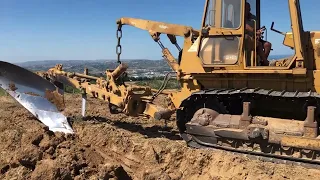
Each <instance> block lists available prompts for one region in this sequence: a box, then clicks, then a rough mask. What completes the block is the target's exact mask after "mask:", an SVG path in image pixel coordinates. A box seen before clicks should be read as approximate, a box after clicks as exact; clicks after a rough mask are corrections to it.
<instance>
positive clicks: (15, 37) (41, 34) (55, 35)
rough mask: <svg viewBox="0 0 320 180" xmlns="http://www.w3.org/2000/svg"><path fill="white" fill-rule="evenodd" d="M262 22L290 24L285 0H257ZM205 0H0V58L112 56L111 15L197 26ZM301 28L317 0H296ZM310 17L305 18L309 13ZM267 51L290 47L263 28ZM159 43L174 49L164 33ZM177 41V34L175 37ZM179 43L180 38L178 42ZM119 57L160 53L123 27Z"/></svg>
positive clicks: (284, 27)
mask: <svg viewBox="0 0 320 180" xmlns="http://www.w3.org/2000/svg"><path fill="white" fill-rule="evenodd" d="M262 1H263V2H262V16H263V18H262V21H263V22H262V23H263V24H264V25H266V27H267V28H268V29H269V28H270V25H271V22H272V21H275V27H276V28H277V29H279V30H281V31H289V30H290V19H289V11H288V9H287V0H262ZM204 2H205V1H204V0H202V1H199V0H193V1H192V0H185V1H182V0H162V1H157V2H156V3H152V1H147V0H119V1H115V0H114V1H111V0H28V1H27V0H0V27H1V28H0V59H1V60H4V61H8V62H20V61H32V60H49V59H65V60H70V59H87V60H94V59H115V58H116V53H115V46H116V35H115V33H116V20H117V19H118V18H120V17H135V18H143V19H149V20H156V21H162V22H169V23H177V24H184V25H189V26H192V27H194V28H195V29H199V28H200V25H201V18H202V14H203V6H204ZM301 8H302V12H303V13H304V14H303V22H304V29H305V30H320V24H319V23H317V22H318V21H317V20H315V19H314V18H312V15H313V14H318V13H317V10H318V9H319V8H320V1H319V0H301ZM308 18H310V19H308ZM268 40H269V41H271V42H272V43H273V49H274V51H272V52H271V55H279V54H288V53H291V52H292V51H291V50H290V49H289V48H287V47H284V46H283V45H282V41H283V36H282V35H279V34H277V33H275V32H272V31H268ZM162 41H163V43H164V44H165V45H166V46H167V47H169V48H171V49H172V52H173V54H174V55H176V54H177V51H176V49H173V48H175V47H174V46H173V45H171V43H170V42H169V41H168V40H166V36H163V40H162ZM179 42H180V44H181V43H182V39H179ZM181 46H182V44H181ZM122 48H123V53H122V57H123V58H125V59H133V58H144V59H161V58H162V57H161V49H160V47H159V46H158V44H156V43H155V42H154V41H153V40H152V39H151V37H150V36H149V34H148V32H146V31H143V30H140V29H136V28H134V27H130V26H125V27H123V38H122Z"/></svg>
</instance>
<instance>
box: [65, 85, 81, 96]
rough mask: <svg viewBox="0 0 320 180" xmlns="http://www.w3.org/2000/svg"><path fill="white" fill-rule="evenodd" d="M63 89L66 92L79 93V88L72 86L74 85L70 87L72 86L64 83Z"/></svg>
mask: <svg viewBox="0 0 320 180" xmlns="http://www.w3.org/2000/svg"><path fill="white" fill-rule="evenodd" d="M64 91H65V92H66V93H76V94H78V93H80V90H79V89H77V88H74V87H72V86H68V85H64Z"/></svg>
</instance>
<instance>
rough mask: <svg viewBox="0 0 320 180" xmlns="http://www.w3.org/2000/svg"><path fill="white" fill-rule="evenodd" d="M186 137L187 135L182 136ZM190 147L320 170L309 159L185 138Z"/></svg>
mask: <svg viewBox="0 0 320 180" xmlns="http://www.w3.org/2000/svg"><path fill="white" fill-rule="evenodd" d="M182 136H186V134H184V135H182ZM183 139H184V140H185V141H186V142H187V145H188V146H189V147H192V148H195V149H210V150H222V151H227V152H228V153H232V154H234V155H238V156H243V157H248V158H249V159H251V160H259V161H264V162H272V163H277V164H286V165H293V166H301V167H305V168H312V169H319V168H320V161H312V160H308V159H300V158H294V157H289V156H280V155H274V154H267V153H260V152H256V151H246V150H239V149H236V148H230V147H226V146H219V145H215V144H210V145H208V144H204V143H202V142H200V141H197V140H195V139H185V138H183Z"/></svg>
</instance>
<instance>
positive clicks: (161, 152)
mask: <svg viewBox="0 0 320 180" xmlns="http://www.w3.org/2000/svg"><path fill="white" fill-rule="evenodd" d="M160 99H163V98H160ZM159 103H162V102H159ZM0 104H1V106H0V152H1V153H0V179H121V180H123V179H124V180H125V179H146V180H152V179H164V180H171V179H172V180H177V179H202V180H206V179H215V180H218V179H219V180H220V179H222V180H223V179H254V180H257V179H317V178H319V177H320V170H317V169H312V168H306V167H301V166H297V165H287V164H276V163H271V162H263V161H259V160H252V159H249V158H247V157H245V156H241V155H236V154H232V153H230V152H224V151H221V150H198V149H193V148H189V147H187V146H186V144H185V143H184V141H183V140H181V138H180V136H179V133H178V131H177V129H176V128H175V123H174V121H170V122H169V123H168V128H164V122H162V121H153V120H151V119H147V118H144V117H136V118H133V117H127V116H125V115H123V114H116V115H112V114H110V113H109V110H108V107H107V104H106V103H104V102H103V101H100V100H96V99H89V100H88V105H87V108H88V109H87V116H88V117H87V118H85V119H82V118H80V117H81V116H80V114H81V98H80V96H79V95H75V94H72V95H70V94H67V95H66V107H67V109H66V110H65V111H64V114H65V115H67V116H70V120H71V123H72V126H73V128H74V130H75V132H76V133H75V134H74V135H64V134H62V133H52V132H50V131H48V128H46V127H45V126H44V125H43V124H42V123H40V122H39V121H37V119H36V118H34V117H33V115H32V114H31V113H29V112H28V111H27V110H26V109H24V108H23V107H22V106H21V105H20V104H18V103H17V102H16V101H15V100H14V99H12V98H11V97H10V96H2V97H0Z"/></svg>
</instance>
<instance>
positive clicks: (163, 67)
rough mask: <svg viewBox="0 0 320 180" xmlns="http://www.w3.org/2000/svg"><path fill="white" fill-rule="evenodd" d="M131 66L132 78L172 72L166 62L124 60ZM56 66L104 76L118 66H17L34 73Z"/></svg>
mask: <svg viewBox="0 0 320 180" xmlns="http://www.w3.org/2000/svg"><path fill="white" fill-rule="evenodd" d="M122 62H124V63H127V64H128V65H129V69H128V73H129V74H130V76H131V77H155V76H156V77H158V76H163V75H164V74H165V73H166V72H169V71H172V70H171V69H170V67H169V66H168V64H167V62H166V61H164V60H123V61H122ZM56 64H63V69H64V70H65V71H71V72H83V70H84V68H85V67H86V68H88V69H89V73H90V74H101V73H102V74H104V72H105V70H106V69H114V68H116V67H117V66H118V63H117V62H116V60H46V61H29V62H24V63H17V65H19V66H21V67H24V68H27V69H29V70H32V71H46V70H48V69H49V68H52V67H54V66H55V65H56Z"/></svg>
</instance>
